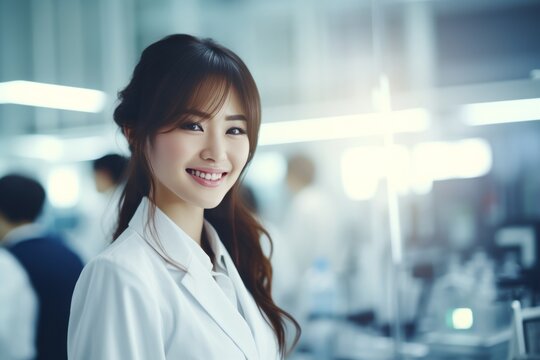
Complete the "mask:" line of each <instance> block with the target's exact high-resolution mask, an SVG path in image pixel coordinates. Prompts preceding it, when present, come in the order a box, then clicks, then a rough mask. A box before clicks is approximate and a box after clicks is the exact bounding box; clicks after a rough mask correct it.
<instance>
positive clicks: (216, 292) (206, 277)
mask: <svg viewBox="0 0 540 360" xmlns="http://www.w3.org/2000/svg"><path fill="white" fill-rule="evenodd" d="M148 210H149V200H148V198H146V197H145V198H143V200H142V201H141V204H140V205H139V207H138V209H137V210H136V212H135V214H134V215H133V218H132V219H131V221H130V223H129V226H130V227H131V228H132V229H133V230H134V231H136V232H137V233H139V235H141V236H142V237H143V238H144V239H145V241H146V242H147V243H148V245H149V246H151V247H152V248H153V249H154V250H155V251H156V252H157V253H158V254H160V255H161V256H162V258H163V259H164V261H166V262H167V263H168V264H169V267H170V266H172V265H175V263H178V265H180V266H181V267H175V268H174V270H184V271H186V274H185V275H184V276H183V277H182V279H181V281H180V284H181V285H182V286H184V287H185V288H186V289H187V290H188V291H189V292H190V293H191V294H192V295H193V297H194V298H195V299H196V300H197V301H198V302H199V304H200V305H201V306H202V307H203V308H204V309H205V310H206V312H207V313H208V314H209V315H210V316H211V317H212V318H213V319H214V321H215V322H216V323H217V324H218V325H219V327H221V329H222V330H223V331H224V332H225V333H226V334H227V335H228V336H229V337H230V338H231V340H232V341H234V343H235V344H236V345H237V346H238V347H239V348H240V349H241V350H242V351H243V352H244V354H245V355H246V358H247V359H249V360H251V359H259V355H258V352H257V346H256V344H255V339H254V336H253V334H252V332H251V330H252V329H253V327H252V326H251V324H250V325H248V323H247V322H246V320H245V319H244V318H243V317H242V315H240V313H239V312H238V309H237V308H236V307H234V306H233V304H232V303H231V302H230V301H228V300H227V298H226V297H225V296H226V295H225V294H224V293H223V291H222V290H221V288H220V287H219V285H218V284H217V283H216V281H215V280H214V278H213V277H212V274H211V272H210V271H209V269H208V267H207V265H205V264H204V263H203V262H201V261H199V260H198V259H196V258H195V257H194V256H193V252H192V250H191V249H190V246H189V245H188V244H189V243H188V241H194V240H193V239H191V238H190V237H189V236H188V235H187V234H186V233H185V232H184V231H183V230H182V229H181V228H180V227H178V226H177V225H176V224H175V223H174V222H173V221H172V220H171V219H169V217H167V215H165V214H164V213H163V212H162V211H161V210H159V209H158V208H156V213H155V217H154V221H155V224H156V226H155V228H156V229H155V232H154V231H150V229H152V226H151V225H148V226H146V223H147V219H148ZM205 227H206V230H207V233H208V235H209V238H211V241H213V242H215V243H217V244H219V245H220V246H218V247H216V249H219V251H220V254H224V255H225V258H229V257H228V256H227V255H228V254H227V253H226V250H225V249H224V247H223V244H222V243H221V241H220V240H219V236H218V234H217V233H216V231H215V229H214V228H213V227H212V226H211V225H210V224H209V223H207V222H205ZM153 233H155V234H157V236H158V238H159V242H161V245H159V242H158V241H156V237H155V234H153ZM171 260H172V262H171ZM226 265H227V270H228V272H229V274H231V273H232V272H235V273H236V275H235V276H234V278H233V277H231V281H232V282H233V284H234V287H235V289H237V293H239V294H240V295H239V296H238V297H239V301H240V303H241V304H242V309H243V310H244V312H245V311H246V310H245V309H246V307H245V305H244V304H245V303H246V302H247V299H245V298H244V297H245V296H246V295H245V294H244V291H245V289H244V285H243V282H242V280H241V279H240V277H239V275H238V273H237V272H236V269H235V268H234V264H233V263H232V260H231V261H230V263H226ZM238 290H241V291H238Z"/></svg>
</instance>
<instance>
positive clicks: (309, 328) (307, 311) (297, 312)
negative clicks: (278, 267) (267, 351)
mask: <svg viewBox="0 0 540 360" xmlns="http://www.w3.org/2000/svg"><path fill="white" fill-rule="evenodd" d="M316 176H317V171H316V167H315V164H314V162H313V160H312V159H311V158H310V157H309V156H307V155H304V154H293V155H291V156H290V157H289V158H288V160H287V176H286V182H287V187H288V189H289V191H290V194H291V200H290V203H289V206H288V209H287V212H286V214H285V223H284V226H283V232H282V233H283V242H284V243H285V244H286V246H287V247H288V248H289V249H290V252H291V253H292V255H293V259H294V261H293V262H292V263H291V264H292V266H293V267H295V268H296V269H295V270H291V274H294V276H295V282H296V283H295V284H294V286H293V287H294V288H295V289H296V291H295V293H294V294H293V295H294V299H293V300H292V301H291V304H292V310H291V313H292V314H293V315H294V316H295V317H296V319H297V320H298V321H299V322H300V325H301V326H302V328H303V337H302V339H301V341H300V344H299V350H301V351H305V350H307V351H309V352H311V353H312V354H313V355H314V356H315V357H316V358H326V357H327V356H331V350H330V346H328V349H319V348H320V346H321V345H324V346H326V345H325V343H330V342H331V341H332V339H334V340H335V334H333V333H332V332H334V333H335V331H334V327H333V324H332V326H331V327H330V326H326V324H324V326H325V328H324V329H323V330H324V331H320V326H319V325H320V321H319V319H321V318H324V319H326V318H327V317H328V318H337V317H338V316H339V315H342V314H343V313H344V312H345V310H346V309H345V302H344V301H345V298H344V296H343V288H344V283H343V281H342V280H343V276H342V275H343V272H344V270H345V264H346V258H347V246H345V243H346V242H345V241H344V240H345V239H343V236H341V233H342V231H341V230H342V229H341V227H340V224H341V223H340V222H339V217H338V216H339V211H340V209H339V208H337V207H336V201H335V199H333V198H332V197H331V196H330V195H328V193H327V191H325V190H324V189H322V188H321V187H320V186H319V185H318V184H317V182H316ZM320 305H322V306H323V307H324V308H321V306H320ZM323 332H324V334H322V333H323ZM321 334H322V335H321Z"/></svg>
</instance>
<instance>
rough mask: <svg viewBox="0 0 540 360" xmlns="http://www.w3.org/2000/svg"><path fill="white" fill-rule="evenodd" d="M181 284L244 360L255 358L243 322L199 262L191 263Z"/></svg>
mask: <svg viewBox="0 0 540 360" xmlns="http://www.w3.org/2000/svg"><path fill="white" fill-rule="evenodd" d="M182 285H183V286H184V287H185V288H186V289H187V290H188V291H189V292H190V293H191V294H192V295H193V297H194V298H195V299H196V300H197V301H198V302H199V304H201V306H202V307H203V308H204V309H205V310H206V311H207V312H208V314H209V315H210V316H211V317H212V318H213V319H214V321H215V322H216V323H217V324H218V325H219V326H220V327H221V329H222V330H223V331H224V332H225V333H226V334H227V335H228V336H229V337H230V338H231V339H232V340H233V341H234V342H235V344H236V345H237V346H238V347H239V348H240V349H242V351H243V352H244V354H245V355H246V358H247V359H250V360H251V359H258V358H259V356H258V353H257V347H256V345H255V341H254V339H253V335H252V334H251V330H250V328H249V327H248V325H247V323H246V321H245V320H244V318H242V316H241V315H240V313H239V312H238V310H237V309H236V308H235V307H234V306H233V305H232V304H231V302H230V301H228V299H227V298H226V297H225V294H224V293H223V291H222V290H221V289H220V288H219V286H218V285H217V283H216V282H215V280H214V278H213V277H212V275H211V274H210V273H208V271H207V270H206V269H205V268H204V267H203V265H202V264H200V263H199V262H198V261H193V262H192V263H191V266H190V267H189V269H188V273H187V274H186V276H184V277H183V278H182Z"/></svg>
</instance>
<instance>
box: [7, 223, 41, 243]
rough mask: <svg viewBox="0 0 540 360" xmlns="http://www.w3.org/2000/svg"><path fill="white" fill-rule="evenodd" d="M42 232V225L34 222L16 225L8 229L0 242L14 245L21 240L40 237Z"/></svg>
mask: <svg viewBox="0 0 540 360" xmlns="http://www.w3.org/2000/svg"><path fill="white" fill-rule="evenodd" d="M44 234H45V229H44V228H43V226H41V225H39V224H36V223H30V224H25V225H21V226H17V227H16V228H14V229H12V230H11V231H9V232H8V233H7V234H6V235H5V236H4V238H3V239H2V242H3V243H4V244H9V245H15V244H17V243H19V242H21V241H25V240H31V239H35V238H38V237H41V236H43V235H44Z"/></svg>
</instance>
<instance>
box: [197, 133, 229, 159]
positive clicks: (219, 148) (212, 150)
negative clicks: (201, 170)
mask: <svg viewBox="0 0 540 360" xmlns="http://www.w3.org/2000/svg"><path fill="white" fill-rule="evenodd" d="M201 158H202V159H203V160H207V161H213V162H220V161H223V160H225V159H226V158H227V148H226V143H225V139H223V137H221V136H219V135H218V134H208V135H207V136H206V139H205V143H204V147H203V149H202V150H201Z"/></svg>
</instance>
